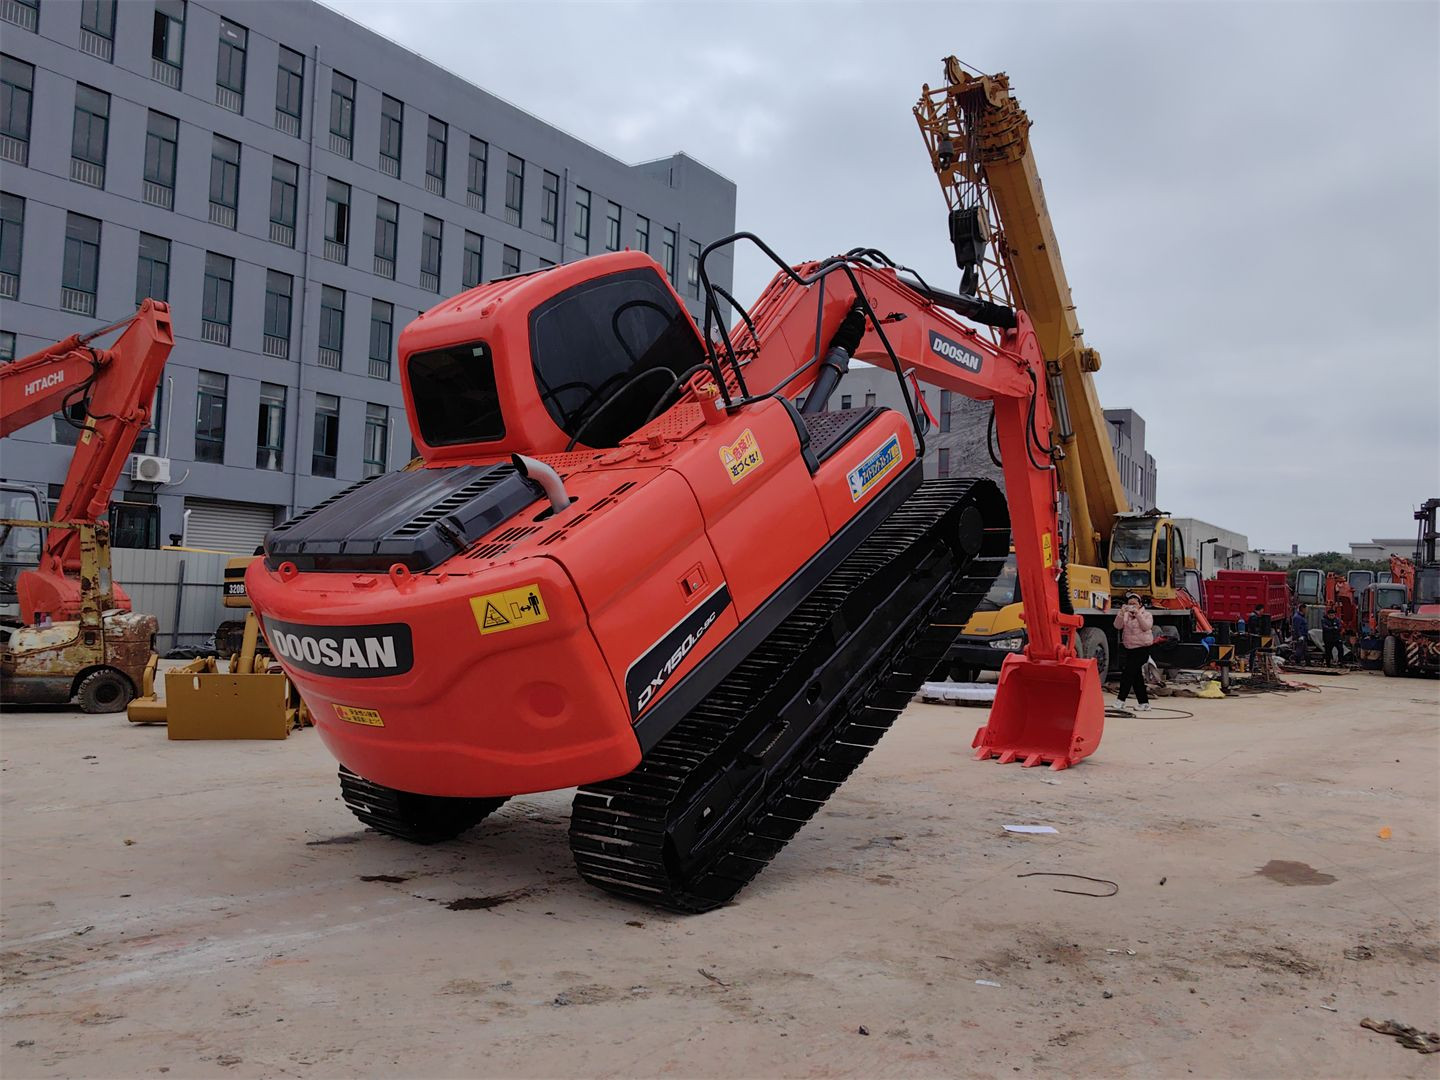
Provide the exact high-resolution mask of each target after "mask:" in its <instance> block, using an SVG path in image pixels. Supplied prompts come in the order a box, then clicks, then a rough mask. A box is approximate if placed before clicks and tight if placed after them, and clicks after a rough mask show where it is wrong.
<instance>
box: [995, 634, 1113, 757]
mask: <svg viewBox="0 0 1440 1080" xmlns="http://www.w3.org/2000/svg"><path fill="white" fill-rule="evenodd" d="M1104 726H1105V706H1104V703H1103V702H1102V700H1101V696H1100V676H1099V674H1098V673H1097V671H1096V669H1095V661H1094V660H1082V659H1080V658H1079V657H1074V656H1071V657H1066V658H1065V659H1064V660H1032V659H1030V658H1029V657H1026V656H1019V655H1012V656H1007V657H1006V658H1005V663H1004V664H1003V665H1002V666H1001V668H1000V686H999V688H998V689H997V690H996V692H995V703H994V704H993V705H992V706H991V707H990V722H989V723H987V724H986V725H985V726H984V727H982V728H981V729H980V730H979V731H977V732H976V733H975V741H974V742H973V743H972V744H971V745H972V746H974V747H975V758H976V760H977V761H984V760H986V759H987V758H992V757H993V758H999V759H1000V764H1002V765H1008V764H1009V763H1010V762H1012V761H1018V762H1020V763H1021V764H1022V765H1024V766H1025V767H1026V768H1027V769H1028V768H1031V767H1032V766H1035V765H1041V764H1046V763H1048V764H1049V766H1050V768H1052V769H1055V770H1057V771H1058V770H1060V769H1068V768H1069V767H1070V766H1071V765H1073V764H1075V763H1076V762H1077V761H1079V760H1080V759H1081V758H1086V757H1089V756H1090V755H1091V754H1093V753H1094V752H1095V748H1096V747H1097V746H1099V745H1100V735H1101V732H1102V730H1103V729H1104Z"/></svg>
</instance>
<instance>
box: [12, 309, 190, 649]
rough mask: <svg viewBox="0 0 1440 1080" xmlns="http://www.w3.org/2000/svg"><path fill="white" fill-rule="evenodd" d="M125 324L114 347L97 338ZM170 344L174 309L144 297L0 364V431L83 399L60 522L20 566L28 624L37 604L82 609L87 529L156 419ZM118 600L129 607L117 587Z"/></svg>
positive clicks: (69, 613)
mask: <svg viewBox="0 0 1440 1080" xmlns="http://www.w3.org/2000/svg"><path fill="white" fill-rule="evenodd" d="M122 327H123V328H124V330H123V333H121V335H120V336H119V338H117V339H116V340H115V343H114V344H113V345H111V346H110V347H109V348H100V347H97V346H94V345H92V344H91V343H92V342H93V341H95V340H96V339H97V338H100V337H103V336H104V335H106V334H109V333H111V332H112V331H115V330H119V329H121V328H122ZM174 343H175V339H174V335H173V333H172V331H171V326H170V306H169V305H168V304H165V303H162V302H161V301H158V300H148V299H147V300H145V301H144V302H143V303H142V304H141V305H140V308H139V310H138V311H136V313H135V314H134V315H133V316H131V317H130V318H128V319H125V320H123V321H122V322H118V323H114V324H112V325H110V326H106V327H102V328H101V329H99V330H95V331H92V332H91V333H88V334H84V335H80V334H75V335H71V336H70V337H68V338H66V339H65V340H64V341H59V342H56V343H55V344H54V345H51V346H49V347H48V348H45V349H41V350H40V351H39V352H35V353H32V354H30V355H29V356H26V357H24V358H22V359H20V360H16V361H15V362H14V363H11V364H7V365H5V366H3V367H0V437H3V436H6V435H10V434H11V433H13V432H15V431H17V430H19V429H20V428H22V427H24V426H25V425H27V424H32V423H34V422H35V421H37V420H41V419H43V418H44V417H46V416H49V415H50V414H52V413H54V412H56V411H57V410H59V409H61V408H63V407H68V406H70V405H73V404H74V403H76V402H83V403H84V406H85V410H84V412H85V415H84V418H83V421H82V428H81V432H80V437H79V440H78V441H77V442H76V445H75V453H74V456H73V457H72V458H71V460H70V468H69V470H68V472H67V473H66V475H65V485H64V487H63V489H62V490H61V493H60V498H59V501H58V502H57V504H56V507H55V514H54V520H53V521H49V522H46V523H45V524H46V525H47V526H48V527H49V532H48V534H47V538H46V542H45V547H44V551H43V552H42V554H41V559H40V566H39V568H38V569H35V570H27V571H23V572H22V573H21V574H20V575H19V578H18V581H17V591H18V593H19V599H20V610H21V616H22V617H23V618H24V619H25V621H26V622H33V621H34V619H35V616H36V613H37V612H39V611H44V612H48V613H50V614H51V615H52V616H54V617H56V618H75V617H76V616H77V615H78V613H79V611H80V609H81V600H82V592H83V591H84V583H82V582H80V581H78V580H77V578H76V575H77V573H78V571H79V569H80V565H81V548H82V541H83V537H82V531H83V530H82V527H91V526H96V525H97V523H103V521H104V518H105V516H106V513H107V511H108V508H109V505H110V495H111V493H112V492H113V491H114V490H115V484H116V482H117V481H118V480H119V479H120V473H121V470H122V469H124V467H125V459H126V458H127V457H128V456H129V454H130V450H131V447H133V446H134V444H135V437H136V435H137V434H138V433H139V431H140V430H141V429H142V428H143V427H144V426H145V424H146V423H147V422H148V420H149V418H150V402H151V399H152V397H153V396H154V393H155V387H156V386H157V385H158V384H159V382H160V376H161V373H162V372H163V371H164V369H165V361H166V359H167V358H168V357H169V355H170V350H171V348H172V347H173V345H174ZM101 531H103V525H102V526H101ZM102 546H108V541H106V542H105V543H104V544H103V545H102ZM114 600H115V603H116V604H117V606H120V607H128V601H127V600H125V598H124V595H123V593H121V592H119V591H118V590H116V593H115V595H114Z"/></svg>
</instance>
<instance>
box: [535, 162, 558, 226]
mask: <svg viewBox="0 0 1440 1080" xmlns="http://www.w3.org/2000/svg"><path fill="white" fill-rule="evenodd" d="M540 191H541V195H540V226H541V229H540V231H541V232H542V233H544V234H545V236H547V237H549V238H550V239H551V240H554V239H555V238H556V227H557V224H558V222H559V221H560V177H558V176H556V175H555V174H554V173H553V172H550V171H549V170H546V171H545V173H544V175H543V176H541V178H540Z"/></svg>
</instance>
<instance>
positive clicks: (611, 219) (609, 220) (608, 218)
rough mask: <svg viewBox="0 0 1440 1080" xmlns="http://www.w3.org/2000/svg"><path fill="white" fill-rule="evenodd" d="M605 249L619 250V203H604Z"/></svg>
mask: <svg viewBox="0 0 1440 1080" xmlns="http://www.w3.org/2000/svg"><path fill="white" fill-rule="evenodd" d="M605 250H606V251H619V250H620V204H619V203H613V202H607V203H606V204H605Z"/></svg>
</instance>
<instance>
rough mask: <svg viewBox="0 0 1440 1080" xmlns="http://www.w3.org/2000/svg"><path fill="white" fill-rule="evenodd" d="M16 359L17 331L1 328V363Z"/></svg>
mask: <svg viewBox="0 0 1440 1080" xmlns="http://www.w3.org/2000/svg"><path fill="white" fill-rule="evenodd" d="M14 359H15V331H14V330H0V364H8V363H10V361H12V360H14Z"/></svg>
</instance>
